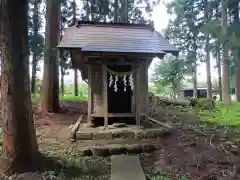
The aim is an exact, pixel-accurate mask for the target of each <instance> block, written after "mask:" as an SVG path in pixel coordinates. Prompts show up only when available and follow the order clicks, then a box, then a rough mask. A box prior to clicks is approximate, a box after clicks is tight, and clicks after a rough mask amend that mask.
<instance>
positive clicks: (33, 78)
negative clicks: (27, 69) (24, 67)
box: [31, 54, 37, 94]
mask: <svg viewBox="0 0 240 180" xmlns="http://www.w3.org/2000/svg"><path fill="white" fill-rule="evenodd" d="M36 74H37V57H36V55H35V54H33V59H32V76H31V93H32V94H35V93H36Z"/></svg>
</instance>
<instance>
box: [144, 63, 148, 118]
mask: <svg viewBox="0 0 240 180" xmlns="http://www.w3.org/2000/svg"><path fill="white" fill-rule="evenodd" d="M144 73H145V74H144V76H145V78H144V79H145V92H144V93H145V102H144V103H145V113H146V114H145V120H146V121H147V120H148V63H147V62H145V63H144Z"/></svg>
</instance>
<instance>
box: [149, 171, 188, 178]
mask: <svg viewBox="0 0 240 180" xmlns="http://www.w3.org/2000/svg"><path fill="white" fill-rule="evenodd" d="M171 179H173V177H172V176H171V175H170V174H168V173H166V172H164V171H154V172H153V174H152V175H151V180H171ZM177 180H189V178H188V177H187V176H178V178H177Z"/></svg>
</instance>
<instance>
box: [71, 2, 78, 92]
mask: <svg viewBox="0 0 240 180" xmlns="http://www.w3.org/2000/svg"><path fill="white" fill-rule="evenodd" d="M72 11H73V24H75V23H76V22H77V4H76V1H75V0H73V2H72ZM74 95H75V96H78V69H74Z"/></svg>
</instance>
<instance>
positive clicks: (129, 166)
mask: <svg viewBox="0 0 240 180" xmlns="http://www.w3.org/2000/svg"><path fill="white" fill-rule="evenodd" d="M111 161H112V164H111V179H110V180H146V178H145V175H144V172H143V170H142V167H141V164H140V161H139V157H138V156H136V155H135V156H132V155H131V156H129V155H120V156H112V157H111Z"/></svg>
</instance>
